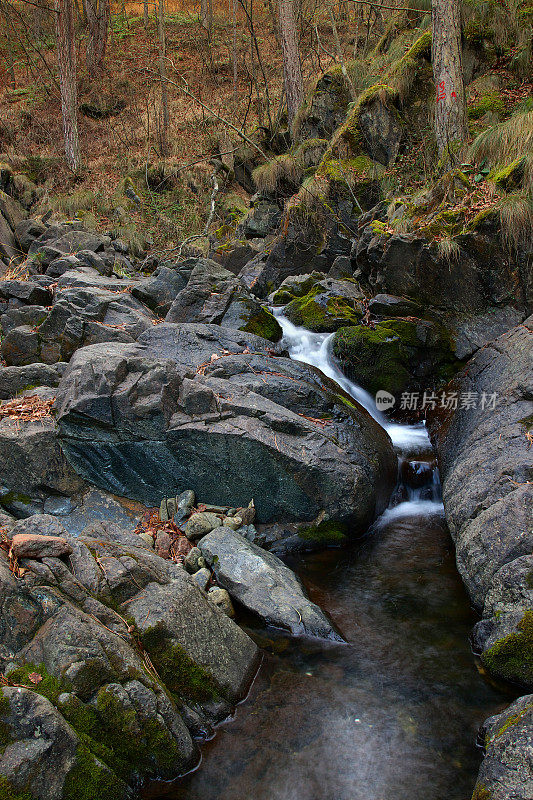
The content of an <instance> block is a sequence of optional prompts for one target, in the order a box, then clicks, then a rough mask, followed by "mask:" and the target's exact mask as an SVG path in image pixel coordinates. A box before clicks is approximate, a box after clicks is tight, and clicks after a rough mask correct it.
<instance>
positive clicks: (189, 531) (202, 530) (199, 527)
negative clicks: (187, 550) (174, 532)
mask: <svg viewBox="0 0 533 800" xmlns="http://www.w3.org/2000/svg"><path fill="white" fill-rule="evenodd" d="M219 525H220V517H219V516H218V515H217V514H215V513H213V512H212V511H200V512H198V513H197V514H193V515H192V516H191V517H189V520H188V522H187V525H186V526H185V536H186V537H187V539H190V540H191V541H193V542H194V541H195V540H196V539H201V537H202V536H205V535H206V534H207V533H209V532H210V531H212V530H214V529H215V528H218V527H219Z"/></svg>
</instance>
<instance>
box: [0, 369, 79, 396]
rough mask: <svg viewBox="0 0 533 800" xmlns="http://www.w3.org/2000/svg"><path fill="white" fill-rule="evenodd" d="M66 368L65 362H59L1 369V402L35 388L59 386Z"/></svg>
mask: <svg viewBox="0 0 533 800" xmlns="http://www.w3.org/2000/svg"><path fill="white" fill-rule="evenodd" d="M65 367H66V364H65V363H64V362H58V363H57V364H28V365H26V366H22V367H4V368H3V369H0V400H8V399H9V398H10V397H15V395H17V394H19V393H20V392H24V391H27V390H28V389H33V388H34V387H35V386H57V385H58V384H59V380H60V378H61V375H62V374H63V371H64V369H65Z"/></svg>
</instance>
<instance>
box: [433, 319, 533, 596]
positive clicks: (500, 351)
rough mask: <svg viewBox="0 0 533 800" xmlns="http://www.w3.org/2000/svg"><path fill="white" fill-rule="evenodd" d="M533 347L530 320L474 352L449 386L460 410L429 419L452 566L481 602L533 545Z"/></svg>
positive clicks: (439, 414) (451, 410)
mask: <svg viewBox="0 0 533 800" xmlns="http://www.w3.org/2000/svg"><path fill="white" fill-rule="evenodd" d="M532 345H533V319H532V318H530V319H529V320H526V322H525V323H524V324H523V325H520V326H518V327H516V328H513V329H512V330H511V331H509V332H508V333H506V334H504V335H503V336H500V337H499V338H498V339H496V340H495V341H494V342H492V344H490V345H487V346H486V347H484V348H483V349H481V350H479V351H478V352H477V353H476V354H475V355H474V357H473V358H472V359H471V360H470V361H469V362H468V364H467V365H466V367H465V368H464V369H463V370H462V371H461V372H460V373H459V374H458V375H457V377H456V378H455V379H454V380H453V381H452V382H451V384H449V385H448V386H447V387H446V391H449V392H457V393H458V394H457V397H458V406H459V407H458V409H457V410H453V408H449V409H440V410H439V409H436V410H435V411H434V412H432V414H431V416H430V432H431V436H432V439H433V441H434V444H435V447H436V450H437V454H438V457H439V466H440V470H441V475H442V478H443V499H444V507H445V511H446V518H447V520H448V525H449V527H450V532H451V534H452V536H453V538H454V539H455V542H456V548H457V564H458V567H459V571H460V572H461V575H462V577H463V580H464V581H465V584H466V586H467V589H468V591H469V593H470V595H471V597H472V599H473V601H474V603H475V604H476V605H478V606H482V605H483V602H484V599H485V596H486V594H487V592H488V590H489V588H490V586H491V584H492V580H493V577H494V575H495V574H496V572H497V571H498V570H499V569H500V568H501V567H503V566H504V565H505V564H507V563H509V562H511V561H514V560H515V559H516V558H519V557H520V556H523V555H529V554H530V553H531V552H532V550H533V485H532V484H531V477H532V475H533V449H532V448H531V447H530V446H529V439H528V433H529V428H530V426H531V413H532V410H533V404H532V400H533V394H532V389H531V387H532V386H533V361H532V359H531V352H532ZM468 393H470V394H468ZM461 398H466V400H470V402H465V401H464V400H462V399H461ZM473 405H475V406H476V407H475V408H474V407H472V406H473Z"/></svg>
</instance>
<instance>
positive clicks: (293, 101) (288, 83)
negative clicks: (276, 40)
mask: <svg viewBox="0 0 533 800" xmlns="http://www.w3.org/2000/svg"><path fill="white" fill-rule="evenodd" d="M279 32H280V37H281V50H282V54H283V80H284V83H285V94H286V96H287V111H288V114H289V127H290V128H292V124H293V122H294V117H295V115H296V111H297V110H298V107H299V106H300V104H301V102H302V100H303V96H304V86H303V79H302V68H301V65H300V53H299V49H298V37H297V35H296V23H295V17H294V8H293V0H279Z"/></svg>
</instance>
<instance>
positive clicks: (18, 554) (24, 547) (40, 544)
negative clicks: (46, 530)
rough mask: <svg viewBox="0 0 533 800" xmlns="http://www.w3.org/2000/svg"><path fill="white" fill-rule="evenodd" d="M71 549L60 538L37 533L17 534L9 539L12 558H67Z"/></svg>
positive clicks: (64, 540)
mask: <svg viewBox="0 0 533 800" xmlns="http://www.w3.org/2000/svg"><path fill="white" fill-rule="evenodd" d="M70 553H72V547H71V546H70V545H69V543H68V542H67V540H66V539H64V538H62V537H60V536H41V535H40V534H38V533H17V534H15V535H14V536H13V538H12V539H11V556H12V557H13V558H46V557H52V558H53V557H60V556H68V555H70Z"/></svg>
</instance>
